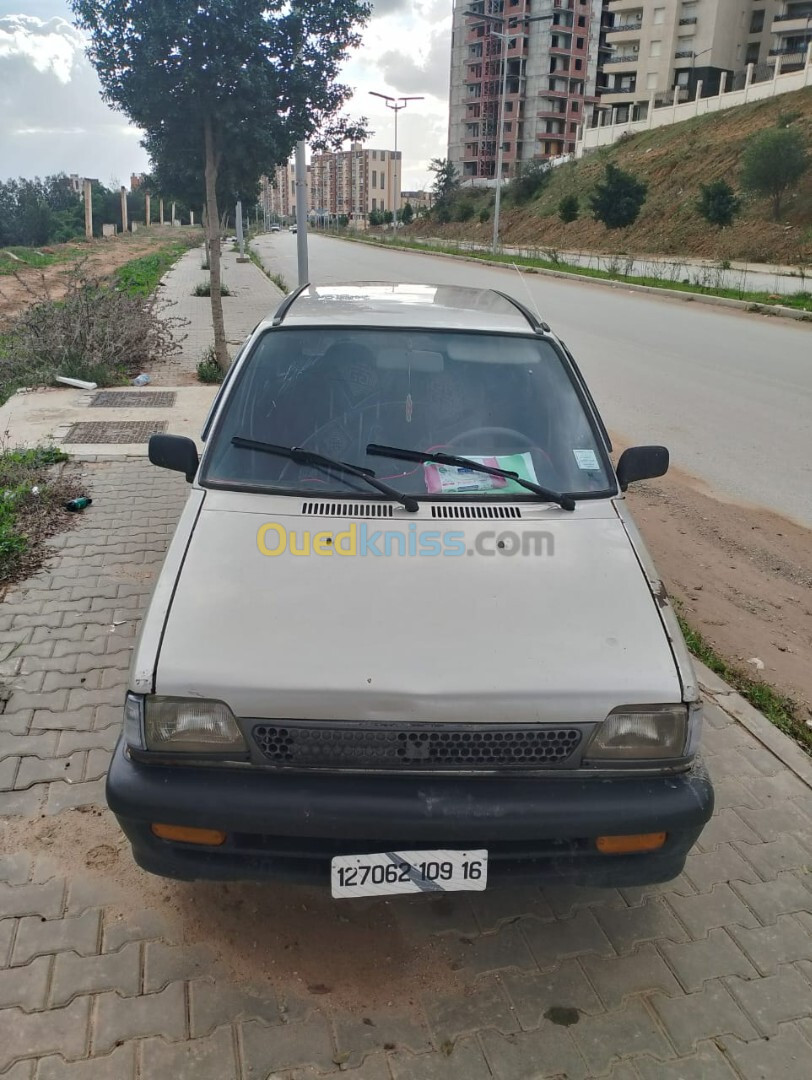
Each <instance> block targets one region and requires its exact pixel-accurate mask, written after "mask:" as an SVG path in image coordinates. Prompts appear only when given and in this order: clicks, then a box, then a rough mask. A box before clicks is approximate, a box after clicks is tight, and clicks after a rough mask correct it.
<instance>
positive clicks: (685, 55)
mask: <svg viewBox="0 0 812 1080" xmlns="http://www.w3.org/2000/svg"><path fill="white" fill-rule="evenodd" d="M693 58H694V50H693V49H677V51H676V52H675V53H674V59H675V60H693Z"/></svg>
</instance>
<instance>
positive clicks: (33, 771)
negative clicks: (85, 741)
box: [14, 751, 85, 788]
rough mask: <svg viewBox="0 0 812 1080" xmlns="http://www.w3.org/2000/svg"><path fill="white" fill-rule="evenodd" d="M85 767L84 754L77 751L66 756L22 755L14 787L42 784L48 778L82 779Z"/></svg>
mask: <svg viewBox="0 0 812 1080" xmlns="http://www.w3.org/2000/svg"><path fill="white" fill-rule="evenodd" d="M84 767H85V754H84V752H83V751H78V752H77V753H75V754H70V755H69V756H67V757H52V758H39V757H24V758H21V759H20V768H19V770H18V772H17V779H16V781H15V785H14V786H15V787H17V788H27V787H31V785H32V784H42V783H45V782H46V781H48V780H64V779H65V778H66V777H70V778H71V780H72V779H73V778H74V777H76V779H77V780H81V779H82V774H83V772H84Z"/></svg>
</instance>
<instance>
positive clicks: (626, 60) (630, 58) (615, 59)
mask: <svg viewBox="0 0 812 1080" xmlns="http://www.w3.org/2000/svg"><path fill="white" fill-rule="evenodd" d="M639 59H640V53H626V54H625V55H624V56H609V57H607V59H606V60H604V64H634V65H636V64H637V62H638V60H639Z"/></svg>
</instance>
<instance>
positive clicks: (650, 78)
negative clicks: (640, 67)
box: [646, 71, 657, 90]
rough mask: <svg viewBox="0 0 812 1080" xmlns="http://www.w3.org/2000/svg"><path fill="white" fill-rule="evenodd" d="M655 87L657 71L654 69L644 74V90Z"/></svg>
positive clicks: (654, 88)
mask: <svg viewBox="0 0 812 1080" xmlns="http://www.w3.org/2000/svg"><path fill="white" fill-rule="evenodd" d="M656 89H657V72H656V71H650V72H649V73H648V75H646V90H656Z"/></svg>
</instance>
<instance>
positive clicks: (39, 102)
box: [0, 0, 452, 190]
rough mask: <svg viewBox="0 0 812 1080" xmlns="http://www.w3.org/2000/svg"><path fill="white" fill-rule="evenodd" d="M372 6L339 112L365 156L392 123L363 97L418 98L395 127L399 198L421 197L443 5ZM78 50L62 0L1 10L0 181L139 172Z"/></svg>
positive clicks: (386, 139)
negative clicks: (359, 120)
mask: <svg viewBox="0 0 812 1080" xmlns="http://www.w3.org/2000/svg"><path fill="white" fill-rule="evenodd" d="M371 3H372V6H373V15H372V19H371V20H370V22H369V24H368V26H367V28H366V30H365V31H364V40H363V44H362V46H361V48H360V49H359V50H357V51H356V52H355V53H354V54H352V56H351V59H350V60H349V61H348V63H347V65H346V68H345V71H344V76H343V81H344V82H346V83H347V84H348V85H350V86H352V87H353V89H354V95H353V98H352V100H351V101H350V102H349V104H348V107H347V111H348V112H349V113H350V114H351V115H353V116H366V117H367V118H368V120H369V127H370V129H371V130H372V131H373V132H374V134H373V135H372V137H371V138H370V139H369V141H368V143H367V145H368V146H370V147H382V148H385V149H390V148H391V147H392V146H393V142H394V123H393V113H392V112H391V111H390V110H387V108H386V106H385V105H384V103H383V101H381V100H380V99H378V98H375V97H372V96H370V93H369V91H370V90H377V91H379V92H381V93H384V94H392V95H398V94H408V95H413V94H418V95H424V98H425V100H423V101H412V102H409V104H408V105H407V107H406V108H405V109H404V110H402V111H401V112H400V114H399V118H398V149H399V150H401V151H402V152H403V172H402V176H403V188H404V190H412V189H420V188H423V187H425V186H427V185H428V184H429V182H430V179H431V177H430V174H429V171H428V165H429V161H430V160H431V158H433V157H445V154H446V140H447V132H448V72H449V50H450V42H451V10H452V0H371ZM84 50H85V39H84V37H83V34H82V32H81V31H79V30H78V29H76V27H74V26H73V25H72V22H71V10H70V7H69V5H68V2H67V0H0V180H4V179H6V178H8V177H11V176H44V175H47V174H50V173H57V172H66V173H78V174H79V175H80V176H92V177H95V178H97V179H99V180H101V181H102V183H105V184H108V185H110V186H114V183H115V186H117V185H118V184H121V183H127V182H128V181H129V177H130V174H131V173H133V172H135V173H138V172H142V171H144V170H145V169H146V168H147V165H148V162H147V157H146V154H145V153H144V151H143V149H142V148H141V147H140V145H139V139H140V133H139V132H138V130H137V129H136V128H134V127H132V126H131V125H130V124H129V123H128V121H127V118H126V116H124V115H123V114H122V113H119V112H116V111H114V110H112V109H110V108H109V107H108V106H107V105H105V104H104V103H103V102H102V100H101V97H100V93H99V82H98V79H97V77H96V74H95V72H94V70H93V68H92V66H91V65H90V63H89V61H88V60H87V58H86V56H85V54H84Z"/></svg>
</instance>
